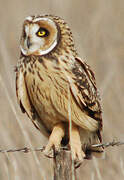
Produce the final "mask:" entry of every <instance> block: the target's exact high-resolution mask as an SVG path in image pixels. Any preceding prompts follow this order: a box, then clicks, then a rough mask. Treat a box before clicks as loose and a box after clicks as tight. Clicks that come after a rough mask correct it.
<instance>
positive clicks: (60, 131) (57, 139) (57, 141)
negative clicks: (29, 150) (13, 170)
mask: <svg viewBox="0 0 124 180" xmlns="http://www.w3.org/2000/svg"><path fill="white" fill-rule="evenodd" d="M64 135H65V128H64V124H63V123H59V124H56V125H55V126H54V128H53V130H52V133H51V135H50V137H49V141H48V144H47V145H46V147H45V150H44V151H43V153H44V154H45V155H46V156H48V157H49V153H50V151H51V150H52V148H53V147H54V148H55V151H59V150H60V145H61V140H62V138H63V137H64Z"/></svg>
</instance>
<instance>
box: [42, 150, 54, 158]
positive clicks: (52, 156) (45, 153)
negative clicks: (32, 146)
mask: <svg viewBox="0 0 124 180" xmlns="http://www.w3.org/2000/svg"><path fill="white" fill-rule="evenodd" d="M43 154H44V155H45V156H46V157H48V158H54V154H53V150H52V149H51V150H49V151H46V150H44V151H43Z"/></svg>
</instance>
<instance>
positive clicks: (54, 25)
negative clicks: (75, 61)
mask: <svg viewBox="0 0 124 180" xmlns="http://www.w3.org/2000/svg"><path fill="white" fill-rule="evenodd" d="M72 47H74V43H73V38H72V33H71V31H70V28H69V27H68V25H67V23H65V21H64V20H63V19H61V18H59V17H57V16H52V15H44V16H29V17H27V18H26V19H25V21H24V24H23V30H22V36H21V44H20V48H21V53H22V54H23V55H25V56H30V55H36V56H42V55H46V54H49V53H50V52H52V51H53V50H54V51H55V49H65V50H66V52H67V51H68V50H67V49H68V48H70V49H71V50H72V49H73V48H72Z"/></svg>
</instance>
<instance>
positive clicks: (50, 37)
mask: <svg viewBox="0 0 124 180" xmlns="http://www.w3.org/2000/svg"><path fill="white" fill-rule="evenodd" d="M20 51H21V54H20V59H19V61H18V64H17V66H16V94H17V99H18V103H19V105H20V108H21V110H22V112H23V113H26V114H27V115H28V117H29V118H30V119H31V121H32V122H33V124H34V125H35V127H36V128H37V129H39V130H40V131H41V133H42V134H44V135H45V136H46V137H48V143H47V145H46V147H45V149H44V154H45V155H48V154H49V153H50V151H51V150H52V148H53V147H54V149H55V150H56V151H59V150H60V147H61V146H65V145H66V146H68V148H70V150H71V153H72V157H73V159H74V160H75V161H76V160H79V161H81V160H82V159H84V158H87V159H89V158H91V157H92V155H101V154H102V153H103V148H102V147H97V148H93V147H92V145H93V144H97V143H101V142H102V135H101V132H102V111H101V105H100V98H99V94H98V91H97V87H96V81H95V76H94V73H93V71H92V70H91V68H90V66H89V65H88V64H87V63H86V62H85V61H84V60H83V59H81V58H79V57H78V53H77V51H76V48H75V45H74V40H73V36H72V32H71V30H70V28H69V26H68V24H67V23H66V22H65V21H64V20H63V19H62V18H60V17H57V16H53V15H42V16H29V17H27V18H26V19H25V20H24V24H23V28H22V36H21V40H20Z"/></svg>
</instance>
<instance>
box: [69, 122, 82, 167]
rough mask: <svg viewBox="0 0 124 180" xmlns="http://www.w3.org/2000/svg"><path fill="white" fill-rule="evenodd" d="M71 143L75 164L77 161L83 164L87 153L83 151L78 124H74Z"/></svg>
mask: <svg viewBox="0 0 124 180" xmlns="http://www.w3.org/2000/svg"><path fill="white" fill-rule="evenodd" d="M69 144H70V149H71V153H72V159H73V160H74V162H75V165H76V164H77V163H78V164H81V162H82V161H83V159H84V157H85V153H84V152H83V151H82V146H81V141H80V134H79V130H78V127H77V126H76V125H72V129H71V134H70V142H69ZM76 166H77V165H76ZM78 166H79V165H78Z"/></svg>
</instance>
